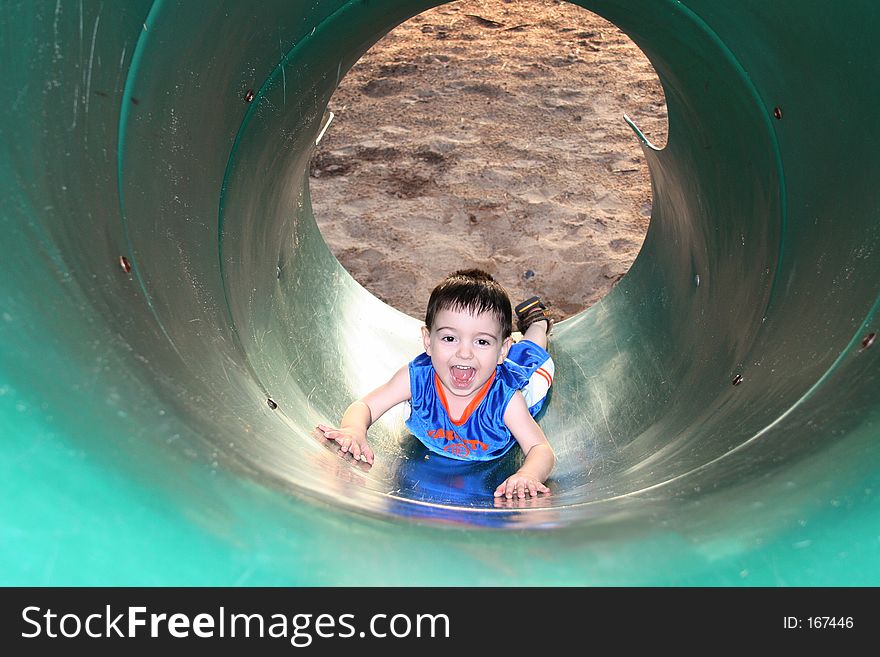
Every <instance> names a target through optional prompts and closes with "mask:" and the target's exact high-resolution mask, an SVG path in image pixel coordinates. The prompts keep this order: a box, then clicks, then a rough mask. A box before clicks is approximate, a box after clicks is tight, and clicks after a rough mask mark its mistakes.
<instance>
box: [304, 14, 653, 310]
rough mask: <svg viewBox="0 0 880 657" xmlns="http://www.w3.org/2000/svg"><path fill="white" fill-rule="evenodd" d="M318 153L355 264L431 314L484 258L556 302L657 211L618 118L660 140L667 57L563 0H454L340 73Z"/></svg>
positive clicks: (630, 246) (321, 183)
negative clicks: (446, 280)
mask: <svg viewBox="0 0 880 657" xmlns="http://www.w3.org/2000/svg"><path fill="white" fill-rule="evenodd" d="M330 110H331V111H332V112H333V113H334V115H335V117H334V119H333V122H332V123H331V125H330V127H329V129H328V130H327V132H326V133H325V135H324V137H323V139H322V140H321V142H320V144H319V145H318V148H317V151H316V153H315V157H314V159H313V161H312V166H311V190H312V202H313V205H314V209H315V216H316V218H317V220H318V224H319V227H320V229H321V232H322V233H323V235H324V236H325V239H326V240H327V242H328V244H329V245H330V248H331V249H332V250H333V252H334V253H335V254H336V256H337V257H338V258H339V260H340V262H341V263H342V264H343V266H345V268H346V269H347V270H348V271H349V272H351V273H352V275H353V276H354V277H355V279H357V280H358V281H359V282H360V283H361V284H362V285H364V286H365V287H366V288H367V289H369V290H370V291H371V292H372V293H373V294H375V295H376V296H377V297H379V298H380V299H382V300H383V301H386V302H387V303H389V304H391V305H393V306H395V307H396V308H399V309H400V310H402V311H404V312H406V313H408V314H410V315H412V316H414V317H419V318H422V317H423V313H424V307H425V304H426V302H427V299H428V295H429V294H430V291H431V289H432V288H433V287H434V285H436V283H437V282H438V281H439V280H441V279H442V278H443V277H444V276H445V275H446V274H448V273H450V272H451V271H453V270H455V269H460V268H464V267H480V268H483V269H485V270H487V271H488V272H489V273H491V274H492V275H493V276H495V277H496V278H497V279H498V280H499V281H500V282H501V283H502V284H503V285H504V286H505V287H506V288H507V290H508V292H510V295H511V299H512V301H513V302H514V304H515V303H517V302H518V301H521V300H522V299H525V298H527V297H529V296H532V295H534V294H539V295H541V296H543V297H544V298H546V299H547V300H548V301H549V302H550V303H551V304H552V306H553V308H554V315H555V317H556V318H557V319H562V318H565V317H568V316H570V315H573V314H575V313H577V312H579V311H580V310H583V309H584V308H587V307H589V306H590V305H592V304H593V303H595V302H596V301H598V300H599V299H600V298H602V296H604V295H605V294H606V293H607V292H608V291H609V290H610V289H611V288H612V286H613V285H615V284H616V282H617V281H618V280H620V278H621V277H622V276H623V275H624V274H625V273H626V272H627V270H628V269H629V267H630V265H631V264H632V262H633V260H634V259H635V256H636V254H637V253H638V250H639V248H640V247H641V245H642V241H643V240H644V236H645V232H646V230H647V227H648V221H649V218H650V213H651V189H650V179H649V176H648V169H647V165H646V164H645V160H644V157H643V155H642V151H641V147H640V145H639V142H638V140H637V138H636V136H635V134H634V133H633V132H632V130H631V129H630V128H629V126H627V125H626V124H625V122H624V120H623V115H624V114H627V115H629V116H630V117H631V118H632V119H633V120H634V121H635V123H636V124H637V125H638V126H639V127H640V128H641V129H642V131H643V132H644V133H645V135H646V136H647V137H648V139H650V140H651V141H652V142H653V143H654V144H656V145H658V146H662V145H663V144H665V142H666V105H665V101H664V97H663V91H662V89H661V87H660V83H659V81H658V80H657V75H656V73H655V72H654V70H653V68H652V67H651V65H650V63H648V61H647V59H646V58H645V57H644V55H643V54H642V53H641V51H640V50H639V49H638V48H637V47H636V46H635V44H633V43H632V42H631V41H630V40H629V38H628V37H627V36H625V35H624V34H623V33H622V32H620V31H619V30H618V29H617V28H616V27H614V26H613V25H611V24H610V23H608V22H607V21H605V20H604V19H601V18H599V17H598V16H596V15H595V14H592V13H590V12H588V11H586V10H584V9H581V8H580V7H577V6H575V5H573V4H569V3H566V2H559V1H557V0H515V1H512V0H461V1H459V2H454V3H451V4H448V5H444V6H441V7H438V8H437V9H434V10H431V11H428V12H426V13H423V14H420V15H419V16H416V17H415V18H413V19H411V20H409V21H407V22H406V23H404V24H402V25H400V26H399V27H397V28H396V29H394V30H393V31H391V32H390V33H389V34H388V35H387V36H386V37H385V38H384V39H382V40H381V41H380V42H379V43H378V44H376V45H375V46H374V47H373V48H371V49H370V51H369V52H368V53H367V54H366V55H364V57H363V58H362V59H361V60H360V61H359V62H358V63H357V64H356V66H355V67H354V68H353V69H352V70H351V71H350V72H349V74H348V75H347V76H346V77H345V78H344V80H343V81H342V83H341V84H340V87H339V88H338V89H337V91H336V93H335V94H334V96H333V98H332V100H331V102H330Z"/></svg>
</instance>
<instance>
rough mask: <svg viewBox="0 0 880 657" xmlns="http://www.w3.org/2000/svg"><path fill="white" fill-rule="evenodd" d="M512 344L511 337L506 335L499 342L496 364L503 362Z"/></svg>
mask: <svg viewBox="0 0 880 657" xmlns="http://www.w3.org/2000/svg"><path fill="white" fill-rule="evenodd" d="M512 346H513V338H512V337H510V336H508V337H506V338H505V339H504V341H503V342H502V343H501V353H500V354H498V364H499V365H501V363H503V362H504V359H505V358H507V352H508V351H510V348H511V347H512Z"/></svg>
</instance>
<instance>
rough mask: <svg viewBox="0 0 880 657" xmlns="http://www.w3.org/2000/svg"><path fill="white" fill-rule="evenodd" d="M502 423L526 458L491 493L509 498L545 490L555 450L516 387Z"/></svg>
mask: <svg viewBox="0 0 880 657" xmlns="http://www.w3.org/2000/svg"><path fill="white" fill-rule="evenodd" d="M504 424H505V425H506V426H507V428H508V429H510V433H512V434H513V437H514V438H516V442H517V443H519V446H520V447H521V448H522V451H523V453H524V454H525V455H526V460H525V462H524V463H523V464H522V467H520V469H519V470H517V471H516V472H515V473H514V474H512V475H511V476H510V477H508V478H507V479H505V480H504V481H503V482H502V483H501V485H500V486H498V488H496V489H495V497H501V496H502V495H504V496H507V497H508V498H511V497H513V496H514V495H516V496H517V497H520V498H523V497H525V496H526V493H529V494H530V495H532V497H535V496H537V494H538V493H539V492H540V493H549V492H550V489H549V488H547V486H545V485H544V482H545V481H546V480H547V477H549V476H550V473H551V472H552V471H553V468H554V467H555V466H556V453H555V452H554V451H553V448H552V447H551V446H550V443H549V442H548V441H547V436H545V435H544V432H543V431H542V430H541V427H539V426H538V423H537V422H535V418H533V417H532V415H531V413H529V409H528V406H526V400H525V397H523V395H522V393H521V392H519V391H517V392H515V393H514V395H513V397H512V398H511V400H510V404H508V405H507V410H505V411H504Z"/></svg>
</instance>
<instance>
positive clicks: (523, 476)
mask: <svg viewBox="0 0 880 657" xmlns="http://www.w3.org/2000/svg"><path fill="white" fill-rule="evenodd" d="M526 493H528V494H529V495H531V496H532V497H537V496H538V493H550V489H549V488H547V487H546V486H545V485H544V484H543V483H541V481H539V480H538V479H536V478H535V477H533V476H532V475H530V474H528V473H525V472H517V473H515V474H513V475H511V476H509V477H508V478H507V479H505V480H504V481H503V482H502V483H501V485H500V486H498V488H496V489H495V494H494V496H495V497H506V498H507V499H509V500H510V499H513V498H514V497H518V498H519V499H524V498H525V496H526Z"/></svg>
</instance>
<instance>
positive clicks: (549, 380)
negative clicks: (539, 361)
mask: <svg viewBox="0 0 880 657" xmlns="http://www.w3.org/2000/svg"><path fill="white" fill-rule="evenodd" d="M535 373H536V374H540V375H541V376H543V377H544V378H545V379H546V380H547V385H548V386H552V385H553V377H552V376H550V373H549V372H548V371H547V370H545V369H544V368H543V367H539V368H538V369H536V370H535Z"/></svg>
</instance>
